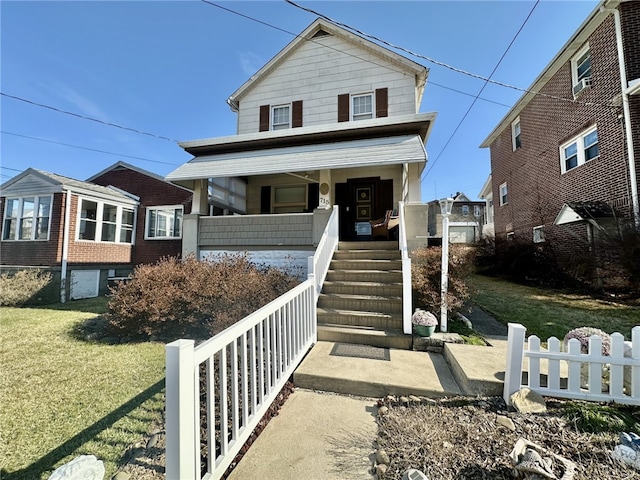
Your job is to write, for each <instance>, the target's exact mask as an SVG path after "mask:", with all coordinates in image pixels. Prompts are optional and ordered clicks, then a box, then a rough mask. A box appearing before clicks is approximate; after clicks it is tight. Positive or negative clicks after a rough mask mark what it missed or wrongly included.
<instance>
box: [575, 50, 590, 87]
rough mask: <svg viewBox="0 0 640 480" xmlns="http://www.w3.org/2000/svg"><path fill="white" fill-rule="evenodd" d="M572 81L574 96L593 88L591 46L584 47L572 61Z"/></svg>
mask: <svg viewBox="0 0 640 480" xmlns="http://www.w3.org/2000/svg"><path fill="white" fill-rule="evenodd" d="M571 80H572V82H573V95H574V96H577V95H578V94H580V92H582V91H583V90H584V89H585V88H587V87H590V86H591V51H590V49H589V44H586V45H585V46H584V47H582V48H581V49H580V50H579V51H578V53H577V54H576V55H575V56H574V57H573V58H572V59H571Z"/></svg>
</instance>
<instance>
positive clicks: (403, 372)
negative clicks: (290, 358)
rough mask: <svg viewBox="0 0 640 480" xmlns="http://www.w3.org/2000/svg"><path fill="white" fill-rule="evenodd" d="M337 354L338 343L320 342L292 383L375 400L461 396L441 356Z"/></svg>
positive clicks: (391, 352) (389, 352)
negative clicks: (400, 397) (394, 396)
mask: <svg viewBox="0 0 640 480" xmlns="http://www.w3.org/2000/svg"><path fill="white" fill-rule="evenodd" d="M338 347H344V345H338ZM347 347H348V345H347ZM363 350H366V348H363ZM337 353H338V350H336V343H333V342H318V343H317V344H316V345H315V346H314V347H313V348H312V349H311V351H310V352H309V354H308V355H307V357H306V358H305V359H304V360H303V361H302V363H301V364H300V366H299V367H298V368H297V369H296V371H295V373H294V374H293V382H294V383H295V384H296V386H298V387H300V388H308V389H310V390H322V391H327V392H335V393H342V394H348V395H361V396H364V397H373V398H380V397H384V396H386V395H418V396H426V397H430V398H439V397H445V396H455V395H460V394H461V390H460V387H459V386H458V384H457V383H456V381H455V380H454V378H453V375H452V374H451V371H450V370H449V367H448V366H447V363H446V362H445V360H444V357H443V356H442V355H438V354H435V353H427V352H413V351H410V350H396V349H388V350H387V349H385V350H384V352H383V353H384V355H383V356H382V357H384V358H382V359H379V358H380V356H376V358H371V356H369V358H362V355H361V356H340V355H337ZM376 353H379V352H378V351H377V350H376Z"/></svg>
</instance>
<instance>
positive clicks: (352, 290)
mask: <svg viewBox="0 0 640 480" xmlns="http://www.w3.org/2000/svg"><path fill="white" fill-rule="evenodd" d="M318 340H321V341H328V342H340V343H355V344H364V345H371V346H375V347H385V348H397V349H406V350H409V349H411V335H405V334H403V332H402V262H401V260H400V251H399V250H398V242H340V244H339V246H338V250H337V251H336V252H335V254H334V256H333V260H332V262H331V265H330V267H329V272H328V273H327V278H326V280H325V282H324V285H323V287H322V292H321V293H320V297H319V299H318Z"/></svg>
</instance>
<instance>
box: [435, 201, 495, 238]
mask: <svg viewBox="0 0 640 480" xmlns="http://www.w3.org/2000/svg"><path fill="white" fill-rule="evenodd" d="M428 205H429V213H428V227H427V228H428V231H429V237H431V238H438V239H440V242H441V241H442V240H441V239H442V214H441V209H440V201H439V200H432V201H431V202H429V203H428ZM484 210H485V202H477V201H471V200H469V197H467V196H466V195H465V194H464V193H461V192H458V193H456V194H455V196H454V197H453V207H452V208H451V215H449V243H466V244H472V243H475V242H477V241H478V240H479V239H480V236H481V234H482V225H483V221H484ZM440 242H438V243H440Z"/></svg>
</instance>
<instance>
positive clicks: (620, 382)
mask: <svg viewBox="0 0 640 480" xmlns="http://www.w3.org/2000/svg"><path fill="white" fill-rule="evenodd" d="M610 356H611V358H612V359H622V358H624V336H623V335H622V334H621V333H617V332H616V333H612V334H611V352H610ZM623 388H624V365H620V364H616V363H615V361H613V362H611V363H610V367H609V393H610V394H611V395H613V396H620V395H622V394H623Z"/></svg>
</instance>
